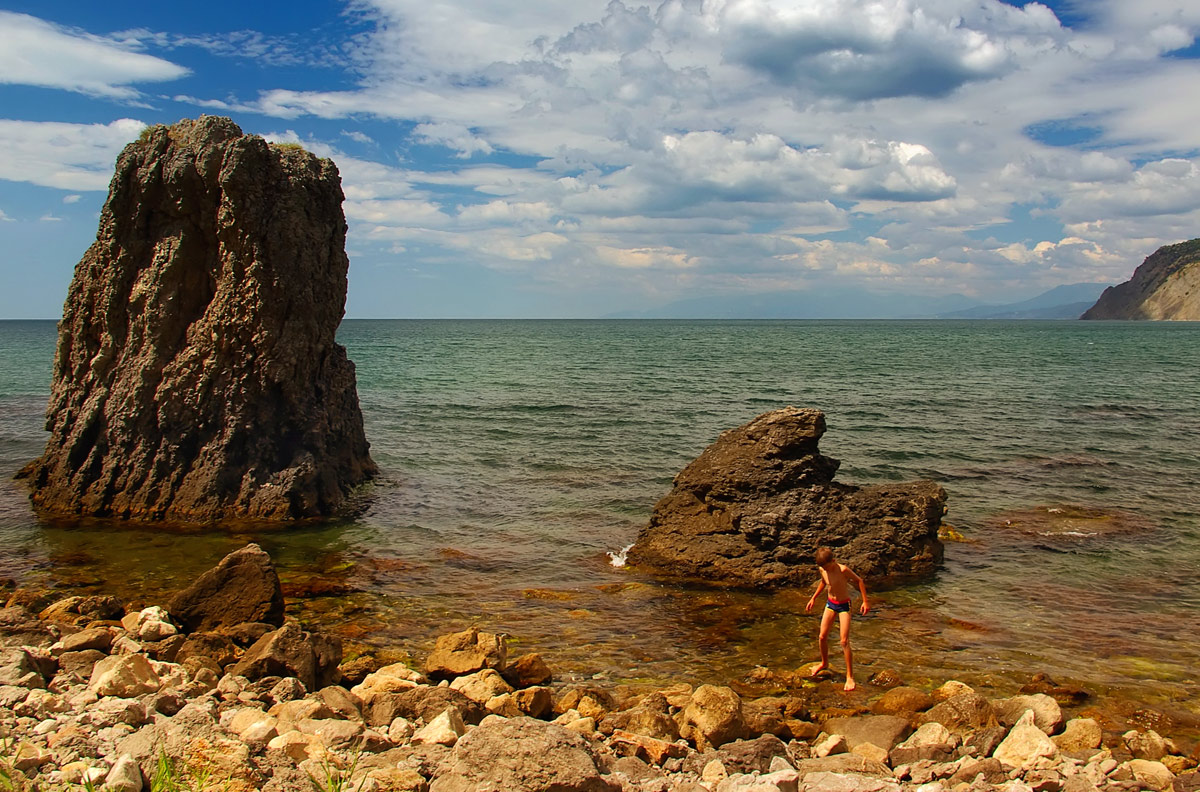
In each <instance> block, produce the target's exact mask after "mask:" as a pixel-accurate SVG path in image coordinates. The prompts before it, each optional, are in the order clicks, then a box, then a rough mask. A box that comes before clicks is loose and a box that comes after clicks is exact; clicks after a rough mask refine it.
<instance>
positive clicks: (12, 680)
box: [0, 647, 46, 688]
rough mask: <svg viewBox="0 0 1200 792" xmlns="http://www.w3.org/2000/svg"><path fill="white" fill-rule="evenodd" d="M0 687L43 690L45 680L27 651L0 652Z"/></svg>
mask: <svg viewBox="0 0 1200 792" xmlns="http://www.w3.org/2000/svg"><path fill="white" fill-rule="evenodd" d="M0 685H13V686H16V687H22V688H44V687H46V678H45V677H44V676H42V670H41V668H40V665H39V663H38V662H37V660H36V658H34V657H33V655H32V654H30V652H29V650H28V649H26V648H24V647H22V648H20V649H2V650H0Z"/></svg>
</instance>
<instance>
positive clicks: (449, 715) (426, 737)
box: [412, 707, 467, 746]
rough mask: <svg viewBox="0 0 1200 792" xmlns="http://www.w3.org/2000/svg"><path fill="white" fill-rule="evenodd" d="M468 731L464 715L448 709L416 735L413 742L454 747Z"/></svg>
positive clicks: (453, 709)
mask: <svg viewBox="0 0 1200 792" xmlns="http://www.w3.org/2000/svg"><path fill="white" fill-rule="evenodd" d="M466 731H467V727H466V725H465V724H464V723H463V719H462V715H460V714H459V712H458V710H457V709H455V708H454V707H447V708H446V709H445V710H444V711H443V712H442V714H441V715H438V716H437V717H436V718H434V719H433V720H432V721H430V722H429V723H428V724H427V725H426V726H425V727H424V728H422V729H421V730H420V731H418V732H417V733H416V734H414V735H413V736H412V741H413V742H414V743H416V744H418V745H446V746H453V745H454V744H455V743H456V742H458V738H459V737H461V736H463V735H464V734H466Z"/></svg>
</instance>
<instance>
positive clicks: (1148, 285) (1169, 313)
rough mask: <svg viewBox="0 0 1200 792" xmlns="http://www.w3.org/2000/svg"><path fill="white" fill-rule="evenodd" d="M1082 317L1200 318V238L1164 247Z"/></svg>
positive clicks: (1191, 319) (1106, 292)
mask: <svg viewBox="0 0 1200 792" xmlns="http://www.w3.org/2000/svg"><path fill="white" fill-rule="evenodd" d="M1080 318H1081V319H1173V320H1177V321H1200V239H1193V240H1190V241H1188V242H1180V243H1179V244H1177V245H1165V246H1163V247H1160V248H1159V249H1158V250H1156V251H1154V253H1152V254H1151V255H1150V256H1148V257H1147V258H1146V260H1145V261H1144V262H1142V265H1141V266H1140V267H1138V268H1137V269H1136V270H1134V273H1133V277H1132V278H1130V279H1129V280H1127V281H1125V282H1124V283H1121V284H1118V285H1116V286H1110V287H1109V288H1107V289H1105V290H1104V293H1103V294H1101V295H1100V299H1099V300H1097V301H1096V304H1095V305H1093V306H1092V307H1091V308H1089V309H1088V310H1087V311H1086V312H1085V313H1084V314H1083V316H1081V317H1080Z"/></svg>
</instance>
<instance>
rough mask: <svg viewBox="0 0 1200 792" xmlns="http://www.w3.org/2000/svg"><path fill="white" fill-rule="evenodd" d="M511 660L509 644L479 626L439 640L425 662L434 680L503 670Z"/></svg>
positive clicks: (427, 672) (428, 673) (426, 670)
mask: <svg viewBox="0 0 1200 792" xmlns="http://www.w3.org/2000/svg"><path fill="white" fill-rule="evenodd" d="M507 661H508V644H507V642H506V641H505V640H504V639H503V638H501V637H500V636H498V635H493V634H492V633H485V632H480V631H479V629H478V628H477V627H471V628H470V629H467V630H463V631H462V632H458V633H451V634H450V635H443V636H441V637H440V638H438V639H437V642H436V643H435V644H434V647H433V651H432V652H430V653H429V657H428V658H426V660H425V673H426V674H427V675H429V676H430V677H431V678H434V679H453V678H454V677H459V676H465V675H466V674H473V673H475V672H476V671H482V670H483V669H485V668H494V669H497V670H501V669H503V668H504V667H505V664H506V663H507Z"/></svg>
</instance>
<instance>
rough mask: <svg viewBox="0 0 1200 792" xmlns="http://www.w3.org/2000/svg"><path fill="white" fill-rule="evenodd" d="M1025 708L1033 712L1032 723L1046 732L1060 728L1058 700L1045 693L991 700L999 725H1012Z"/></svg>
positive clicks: (1060, 709)
mask: <svg viewBox="0 0 1200 792" xmlns="http://www.w3.org/2000/svg"><path fill="white" fill-rule="evenodd" d="M1025 710H1030V711H1032V712H1033V722H1034V724H1035V725H1036V726H1037V727H1038V728H1039V729H1041V730H1042V731H1044V732H1046V734H1054V733H1055V732H1058V731H1060V730H1061V729H1062V725H1063V714H1062V708H1061V707H1059V705H1058V702H1057V701H1055V700H1054V699H1053V698H1051V697H1050V696H1047V695H1046V694H1045V693H1034V694H1032V695H1021V696H1013V697H1011V698H1006V699H997V700H995V701H993V702H992V711H993V712H994V713H996V720H998V721H999V722H1000V725H1001V726H1007V727H1010V728H1011V727H1012V726H1014V725H1016V722H1017V721H1018V720H1020V719H1021V716H1022V715H1024V714H1025Z"/></svg>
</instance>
